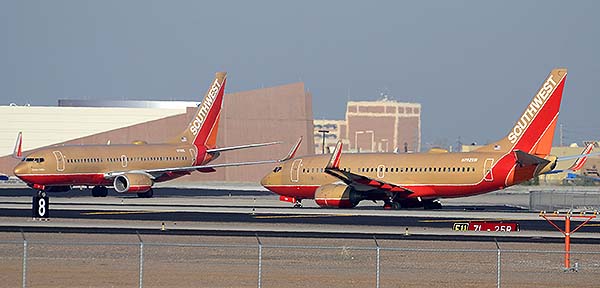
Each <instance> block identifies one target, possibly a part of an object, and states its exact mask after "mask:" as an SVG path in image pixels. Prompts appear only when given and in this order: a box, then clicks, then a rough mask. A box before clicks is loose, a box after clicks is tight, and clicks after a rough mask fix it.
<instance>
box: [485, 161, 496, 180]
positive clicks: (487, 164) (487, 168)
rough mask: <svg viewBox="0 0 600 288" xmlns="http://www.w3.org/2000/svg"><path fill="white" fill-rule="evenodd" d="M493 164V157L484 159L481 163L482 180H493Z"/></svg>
mask: <svg viewBox="0 0 600 288" xmlns="http://www.w3.org/2000/svg"><path fill="white" fill-rule="evenodd" d="M493 164H494V158H487V159H485V163H484V164H483V180H485V181H488V182H491V181H494V174H493V173H492V165H493Z"/></svg>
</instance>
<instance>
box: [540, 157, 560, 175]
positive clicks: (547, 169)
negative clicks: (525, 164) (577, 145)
mask: <svg viewBox="0 0 600 288" xmlns="http://www.w3.org/2000/svg"><path fill="white" fill-rule="evenodd" d="M557 159H558V157H556V156H554V155H548V157H546V160H548V161H550V163H548V164H546V166H544V168H542V169H541V170H540V172H538V174H544V173H547V172H550V171H552V170H554V168H556V160H557Z"/></svg>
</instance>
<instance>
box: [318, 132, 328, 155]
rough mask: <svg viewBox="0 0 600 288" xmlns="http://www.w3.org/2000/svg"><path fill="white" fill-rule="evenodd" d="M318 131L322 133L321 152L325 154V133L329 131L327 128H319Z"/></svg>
mask: <svg viewBox="0 0 600 288" xmlns="http://www.w3.org/2000/svg"><path fill="white" fill-rule="evenodd" d="M319 133H323V147H321V148H322V154H325V134H327V133H329V130H319Z"/></svg>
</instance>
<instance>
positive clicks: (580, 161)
mask: <svg viewBox="0 0 600 288" xmlns="http://www.w3.org/2000/svg"><path fill="white" fill-rule="evenodd" d="M592 149H594V143H590V144H588V145H587V147H585V149H584V150H583V152H581V155H582V157H579V158H577V160H575V163H573V165H572V166H571V167H569V170H571V171H577V170H579V169H581V168H583V165H584V164H585V162H586V161H587V157H588V154H590V152H592ZM583 155H585V156H583Z"/></svg>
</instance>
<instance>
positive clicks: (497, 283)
mask: <svg viewBox="0 0 600 288" xmlns="http://www.w3.org/2000/svg"><path fill="white" fill-rule="evenodd" d="M494 241H495V242H496V249H498V258H497V261H498V262H497V263H496V268H497V269H498V270H497V271H496V287H497V288H500V279H501V278H500V277H501V275H502V274H501V270H502V269H501V267H502V266H501V265H502V263H501V261H500V245H498V240H496V238H494Z"/></svg>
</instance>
